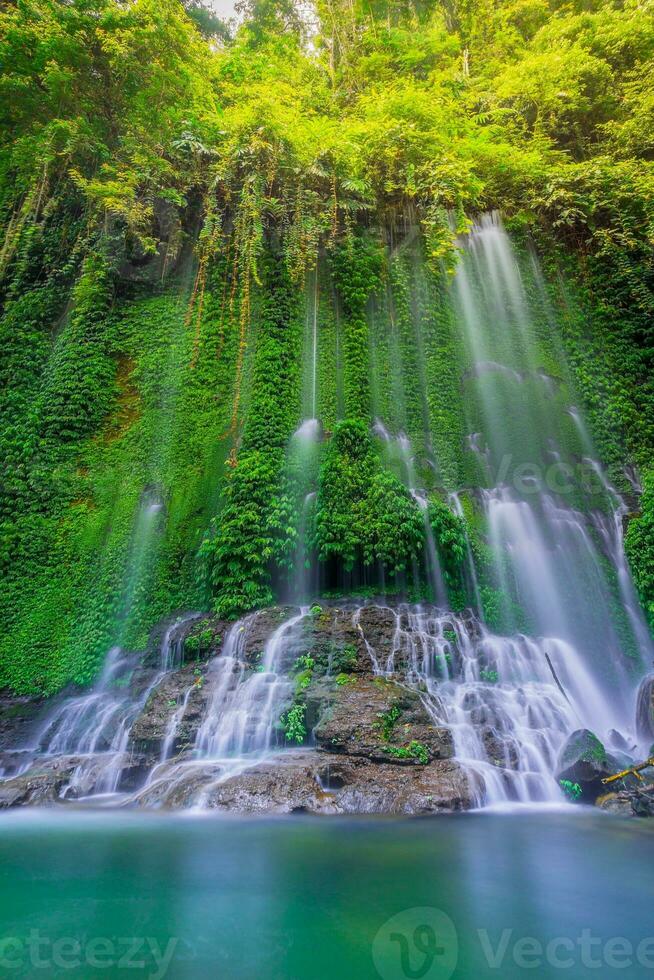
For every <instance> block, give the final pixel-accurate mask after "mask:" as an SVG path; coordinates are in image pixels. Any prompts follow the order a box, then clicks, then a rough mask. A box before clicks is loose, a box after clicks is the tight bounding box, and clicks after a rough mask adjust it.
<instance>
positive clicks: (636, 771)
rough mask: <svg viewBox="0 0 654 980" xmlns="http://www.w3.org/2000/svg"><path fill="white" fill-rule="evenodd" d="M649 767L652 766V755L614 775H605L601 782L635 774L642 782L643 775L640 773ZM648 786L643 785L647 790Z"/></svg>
mask: <svg viewBox="0 0 654 980" xmlns="http://www.w3.org/2000/svg"><path fill="white" fill-rule="evenodd" d="M650 767H654V757H652V758H650V759H648V760H647V762H640V763H639V764H638V765H637V766H632V767H631V769H623V771H622V772H618V773H616V774H615V776H607V777H606V778H605V779H603V780H602V782H603V783H604V784H605V785H606V784H607V783H615V782H617V780H618V779H624V778H625V776H635V777H636V779H638V780H640V782H641V783H642V781H643V777H642V776H641V775H640V773H641V772H642V770H643V769H649V768H650ZM650 788H651V787H649V786H647V787H645V789H647V790H648V791H649V790H650Z"/></svg>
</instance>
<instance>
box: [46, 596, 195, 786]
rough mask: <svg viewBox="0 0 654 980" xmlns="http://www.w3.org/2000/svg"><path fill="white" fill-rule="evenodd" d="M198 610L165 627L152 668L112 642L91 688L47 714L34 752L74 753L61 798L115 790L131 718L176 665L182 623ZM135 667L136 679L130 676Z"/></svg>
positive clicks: (126, 760)
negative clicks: (75, 761) (73, 765)
mask: <svg viewBox="0 0 654 980" xmlns="http://www.w3.org/2000/svg"><path fill="white" fill-rule="evenodd" d="M197 615H198V614H197V613H189V614H187V615H185V616H183V617H179V618H178V619H176V620H175V622H174V623H172V624H171V625H170V626H169V627H168V628H167V629H166V631H165V633H164V636H163V638H162V641H161V645H160V649H159V663H158V666H157V668H156V669H155V670H154V672H152V671H150V672H147V671H143V670H142V668H141V669H140V664H139V658H138V656H136V655H135V654H132V653H126V652H124V651H123V650H121V649H120V647H114V648H112V650H110V652H109V654H108V655H107V659H106V661H105V665H104V668H103V670H102V673H101V675H100V677H99V678H98V680H97V681H96V683H95V684H94V685H93V687H92V688H91V690H90V691H89V692H88V693H87V694H84V695H81V696H79V697H74V698H65V699H63V700H62V701H61V703H60V704H58V705H57V706H56V707H55V708H54V710H53V711H52V712H50V713H49V714H48V716H47V717H46V719H45V721H44V723H43V724H42V726H41V729H40V731H39V732H38V734H37V737H36V745H35V749H34V751H35V753H37V754H38V755H40V756H44V757H56V756H70V757H74V758H79V763H78V765H77V766H76V768H75V771H74V772H73V775H72V777H71V780H70V782H69V783H68V785H67V786H66V787H65V788H64V790H63V792H62V794H61V795H62V796H63V797H66V796H68V795H79V794H80V793H82V794H84V795H89V794H90V795H97V794H112V793H115V792H116V791H117V789H118V785H119V783H120V778H121V775H122V772H123V770H124V769H125V767H126V766H127V764H128V763H129V757H128V754H127V750H128V746H129V741H130V735H131V730H132V726H133V724H134V721H135V720H136V718H137V716H138V715H139V714H140V713H141V711H142V710H143V708H144V707H145V705H146V704H147V702H148V699H149V698H150V695H151V694H152V693H153V691H155V690H156V688H157V687H158V686H159V684H160V683H161V681H162V680H163V678H164V677H165V675H166V674H167V673H169V672H170V671H172V670H176V669H178V668H179V667H180V666H181V662H182V652H183V644H184V627H185V625H186V624H187V623H189V622H192V621H193V620H194V619H195V618H197ZM139 672H140V674H141V679H140V681H139V680H135V675H137V674H139ZM32 761H33V760H30V763H29V764H30V765H31V763H32Z"/></svg>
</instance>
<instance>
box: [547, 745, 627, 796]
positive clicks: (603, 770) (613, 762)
mask: <svg viewBox="0 0 654 980" xmlns="http://www.w3.org/2000/svg"><path fill="white" fill-rule="evenodd" d="M621 768H623V767H622V766H621V765H620V764H619V762H618V760H617V759H615V758H614V757H613V756H612V755H609V754H608V753H607V751H606V749H605V748H604V746H603V745H602V743H601V742H600V740H599V739H598V738H597V736H596V735H594V734H593V733H592V732H590V731H588V729H586V728H580V729H578V730H577V731H576V732H573V733H572V735H570V737H569V738H568V740H567V741H566V743H565V745H564V746H563V749H562V750H561V754H560V756H559V763H558V771H557V779H558V780H559V783H561V782H564V781H567V782H570V783H573V784H577V785H578V786H580V788H581V796H580V797H579V802H582V803H594V802H595V800H596V799H597V798H598V797H599V796H601V795H602V794H604V793H606V787H605V786H604V785H603V783H602V779H604V778H605V777H606V776H611V775H613V774H614V773H616V772H620V771H621Z"/></svg>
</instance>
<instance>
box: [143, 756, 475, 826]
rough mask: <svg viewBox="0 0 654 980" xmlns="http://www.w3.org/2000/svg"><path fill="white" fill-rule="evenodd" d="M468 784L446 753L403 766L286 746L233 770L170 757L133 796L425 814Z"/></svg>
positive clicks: (292, 809)
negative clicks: (154, 777)
mask: <svg viewBox="0 0 654 980" xmlns="http://www.w3.org/2000/svg"><path fill="white" fill-rule="evenodd" d="M473 789H474V787H473V786H472V784H471V782H470V780H469V779H468V777H467V775H466V773H465V772H464V771H463V770H462V769H461V767H460V766H459V765H458V764H457V763H456V762H453V761H451V760H448V761H436V762H433V763H430V764H428V765H425V766H415V767H413V768H409V769H407V768H400V767H398V766H393V765H386V764H379V763H375V762H371V761H370V760H368V759H366V758H363V757H349V756H345V757H338V756H334V755H332V754H330V753H323V752H317V751H315V750H311V749H309V750H305V749H301V750H295V751H294V750H292V749H291V750H288V751H285V752H280V753H277V754H275V755H274V756H271V757H270V758H268V759H266V760H265V761H262V762H259V763H258V764H257V765H254V766H252V767H250V768H248V769H245V770H244V771H242V772H239V773H235V774H232V775H228V774H226V773H225V772H221V770H220V767H217V766H216V765H212V764H207V765H205V766H198V767H192V768H187V769H184V768H183V767H182V768H180V767H179V766H178V765H176V764H175V763H172V764H171V766H170V767H169V769H168V771H167V772H166V773H162V778H161V780H160V781H159V782H158V783H156V784H154V785H152V786H151V787H150V788H149V789H147V790H145V791H143V793H141V794H140V795H139V798H138V802H139V803H140V804H141V805H146V806H150V807H157V806H163V807H173V808H184V807H190V806H194V805H197V803H198V801H199V800H200V801H201V803H202V805H203V806H204V807H206V808H208V809H212V810H228V811H231V812H236V813H298V812H302V813H315V814H337V813H340V814H356V813H378V814H382V813H386V814H428V813H439V812H444V811H448V812H449V811H453V810H467V809H469V808H470V807H471V806H472V805H473Z"/></svg>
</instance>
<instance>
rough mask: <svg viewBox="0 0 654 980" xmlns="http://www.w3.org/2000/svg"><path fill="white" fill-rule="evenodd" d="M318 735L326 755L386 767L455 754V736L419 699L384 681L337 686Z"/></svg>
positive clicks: (356, 680)
mask: <svg viewBox="0 0 654 980" xmlns="http://www.w3.org/2000/svg"><path fill="white" fill-rule="evenodd" d="M313 734H314V737H315V740H316V743H317V745H318V746H319V748H320V749H322V750H323V751H325V752H331V753H337V754H341V753H343V754H345V755H352V756H363V757H365V758H367V759H369V760H371V761H375V762H380V763H386V764H400V765H421V764H424V763H425V762H426V761H429V762H431V761H432V760H434V759H441V760H443V759H451V758H452V756H453V754H454V750H453V746H452V736H451V734H450V732H449V731H448V730H447V729H445V728H439V727H437V726H435V725H434V724H433V723H432V722H431V720H430V718H429V715H428V713H427V711H426V710H425V708H424V706H423V704H422V701H421V699H420V695H419V694H418V693H417V692H415V691H412V690H409V689H407V688H405V687H402V686H401V685H400V684H397V683H395V682H394V681H391V680H387V679H385V678H382V677H376V678H374V679H366V678H361V677H357V676H353V677H351V678H350V679H348V680H347V681H345V682H344V683H343V684H342V685H334V688H333V690H332V691H331V692H330V694H329V695H326V696H325V699H324V701H323V710H322V713H321V717H320V720H319V722H318V724H317V725H316V727H315V729H314V732H313ZM412 745H413V746H414V750H413V752H411V751H410V748H409V747H410V746H412ZM415 746H420V747H423V748H424V749H425V753H420V751H419V749H417V748H415Z"/></svg>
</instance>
